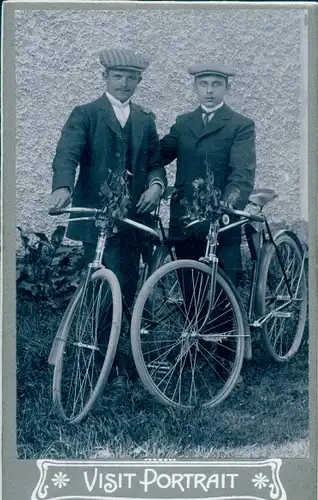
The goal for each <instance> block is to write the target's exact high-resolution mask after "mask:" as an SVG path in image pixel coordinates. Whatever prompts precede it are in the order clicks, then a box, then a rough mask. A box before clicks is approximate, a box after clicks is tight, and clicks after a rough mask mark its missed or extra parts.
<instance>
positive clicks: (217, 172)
mask: <svg viewBox="0 0 318 500" xmlns="http://www.w3.org/2000/svg"><path fill="white" fill-rule="evenodd" d="M160 150H161V158H162V160H163V163H164V165H167V164H168V163H170V162H172V161H173V160H174V159H175V158H177V173H176V183H175V187H176V188H177V189H178V194H177V196H176V198H175V199H174V200H172V201H171V213H170V230H171V235H172V236H177V235H178V233H180V228H181V227H182V223H181V221H180V217H181V216H182V215H185V208H184V207H183V206H182V205H181V204H180V200H181V199H182V198H183V197H185V198H187V199H188V200H189V201H191V197H192V192H193V186H192V181H193V180H194V179H196V178H199V177H203V178H204V177H205V172H206V168H207V167H206V165H208V168H209V169H211V170H212V172H213V174H214V182H215V184H216V186H217V187H219V188H220V190H221V191H222V193H223V197H226V196H228V195H230V194H231V195H232V194H235V198H236V199H235V206H236V208H238V209H243V208H244V207H245V205H246V203H247V201H248V197H249V195H250V193H251V191H252V189H253V185H254V177H255V167H256V156H255V126H254V122H253V121H252V120H251V119H249V118H247V117H245V116H243V115H241V114H239V113H236V112H235V111H233V110H232V109H231V108H230V107H229V106H227V105H226V104H224V105H223V106H222V108H220V109H218V110H217V111H216V112H215V115H214V116H213V118H212V119H211V120H210V122H209V123H208V125H207V126H206V127H205V128H204V127H203V123H202V114H201V111H200V108H197V109H196V110H195V111H193V112H191V113H186V114H184V115H181V116H178V117H177V120H176V123H175V124H174V125H173V126H172V127H171V129H170V133H169V134H167V135H166V136H165V137H163V139H162V140H161V141H160Z"/></svg>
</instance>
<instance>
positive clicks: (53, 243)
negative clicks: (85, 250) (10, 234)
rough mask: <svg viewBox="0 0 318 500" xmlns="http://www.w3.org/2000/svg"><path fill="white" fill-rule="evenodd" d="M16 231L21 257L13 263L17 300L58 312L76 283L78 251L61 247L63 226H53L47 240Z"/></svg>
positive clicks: (27, 231) (79, 261)
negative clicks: (19, 238)
mask: <svg viewBox="0 0 318 500" xmlns="http://www.w3.org/2000/svg"><path fill="white" fill-rule="evenodd" d="M18 229H19V231H20V237H21V240H22V244H23V254H22V255H18V256H17V261H16V262H17V265H16V272H17V275H16V284H17V298H18V299H28V300H30V299H31V300H32V301H35V302H42V303H46V304H47V305H49V306H51V307H52V308H54V309H58V308H60V307H61V306H62V304H63V303H64V302H65V300H67V299H68V298H69V297H70V296H71V295H72V293H73V292H74V290H75V288H76V287H77V285H78V283H79V280H80V277H81V274H82V268H83V254H82V248H81V247H80V248H79V247H72V246H67V245H62V241H63V238H64V234H65V229H66V228H65V226H57V228H56V229H55V231H54V232H53V234H52V236H51V238H50V239H49V238H48V237H47V236H46V235H45V234H44V233H41V232H36V231H33V230H32V229H30V228H28V229H22V228H21V227H18Z"/></svg>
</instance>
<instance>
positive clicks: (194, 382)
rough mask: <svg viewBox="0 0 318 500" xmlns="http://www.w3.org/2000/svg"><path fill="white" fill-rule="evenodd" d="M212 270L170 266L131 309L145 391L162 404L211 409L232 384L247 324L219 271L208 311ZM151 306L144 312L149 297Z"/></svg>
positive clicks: (134, 345) (201, 266) (184, 263)
mask: <svg viewBox="0 0 318 500" xmlns="http://www.w3.org/2000/svg"><path fill="white" fill-rule="evenodd" d="M210 282H211V269H210V268H209V267H208V266H206V265H205V264H202V263H200V262H196V261H190V260H180V261H176V262H170V263H168V264H165V265H164V266H162V267H161V268H160V269H158V270H157V271H156V272H155V273H154V274H153V275H152V276H150V278H149V279H148V280H147V281H146V283H145V284H144V286H143V287H142V289H141V291H140V293H139V295H138V297H137V300H136V303H135V308H134V311H133V316H132V325H131V342H132V352H133V356H134V360H135V364H136V367H137V370H138V373H139V375H140V378H141V380H142V382H143V384H144V386H145V388H146V389H147V390H148V391H149V392H150V393H151V394H152V395H153V396H154V397H155V398H156V399H157V400H158V401H159V402H160V403H162V404H166V405H170V406H173V407H181V408H193V407H199V406H203V407H213V406H215V405H217V404H219V403H221V402H222V401H223V400H224V399H225V398H226V397H227V396H228V395H229V394H230V392H231V390H232V389H233V387H234V386H235V384H236V381H237V379H238V376H239V374H240V370H241V367H242V363H243V357H244V336H245V334H246V332H248V325H247V321H246V317H245V313H244V310H242V305H241V303H240V301H239V297H238V295H237V292H236V291H235V289H234V287H233V285H232V283H231V282H230V280H229V279H228V278H227V277H226V276H225V275H224V273H222V272H220V273H218V275H217V291H216V294H215V299H214V303H213V308H212V311H211V312H210V315H209V317H208V319H207V317H206V314H207V311H209V310H210V309H211V308H210V307H209V300H210V299H209V298H210V291H209V285H210ZM149 295H150V296H151V297H152V301H151V302H152V304H155V307H153V308H152V310H151V311H149V310H147V304H148V297H149Z"/></svg>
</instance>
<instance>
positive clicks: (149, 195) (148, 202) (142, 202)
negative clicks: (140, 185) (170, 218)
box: [137, 184, 162, 214]
mask: <svg viewBox="0 0 318 500" xmlns="http://www.w3.org/2000/svg"><path fill="white" fill-rule="evenodd" d="M161 191H162V189H161V186H160V184H152V186H150V187H149V188H148V189H146V191H144V192H143V193H142V195H141V196H140V198H139V201H138V203H137V209H138V210H137V212H138V213H139V214H143V213H146V212H152V211H153V210H154V209H155V208H156V206H157V205H158V203H159V201H160V196H161Z"/></svg>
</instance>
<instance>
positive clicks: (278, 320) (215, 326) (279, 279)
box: [131, 189, 307, 408]
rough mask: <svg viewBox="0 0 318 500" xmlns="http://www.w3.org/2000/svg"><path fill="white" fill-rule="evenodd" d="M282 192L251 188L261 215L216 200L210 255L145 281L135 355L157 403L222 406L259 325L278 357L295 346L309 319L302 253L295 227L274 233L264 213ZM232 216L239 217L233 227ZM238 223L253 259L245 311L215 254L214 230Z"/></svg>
mask: <svg viewBox="0 0 318 500" xmlns="http://www.w3.org/2000/svg"><path fill="white" fill-rule="evenodd" d="M276 196H277V195H276V193H275V192H274V191H273V190H270V189H260V190H257V191H254V192H253V194H252V195H251V196H250V198H249V203H250V205H253V206H254V207H258V208H257V210H256V212H257V213H256V214H252V213H249V212H248V211H239V210H234V209H231V208H228V207H226V206H224V205H222V204H221V203H220V202H219V203H218V204H217V206H216V207H215V208H214V209H213V211H212V212H211V214H210V216H209V220H208V222H209V231H208V235H207V244H206V252H205V256H203V257H202V258H201V259H200V261H193V260H175V261H173V262H170V263H167V264H165V265H163V266H162V267H160V268H159V269H157V270H156V271H155V272H154V273H153V274H151V275H150V276H149V278H148V279H147V280H146V281H145V283H144V285H143V286H142V288H141V290H140V293H139V295H138V297H137V300H136V302H135V306H134V310H133V316H132V322H131V345H132V352H133V357H134V361H135V365H136V367H137V370H138V373H139V376H140V378H141V380H142V382H143V385H144V386H145V388H146V389H147V390H148V391H149V392H150V394H152V395H153V396H154V397H155V398H156V399H157V400H158V401H159V402H160V403H162V404H165V405H171V406H173V407H181V408H192V407H197V406H203V407H213V406H215V405H217V404H219V403H221V402H222V401H223V400H224V399H225V398H226V397H227V396H229V394H230V393H231V391H232V389H233V388H234V387H235V386H236V384H237V380H238V377H239V375H240V371H241V368H242V364H243V360H244V357H246V358H249V359H250V358H251V357H252V344H251V330H252V329H260V330H261V333H262V338H263V341H264V346H265V348H266V350H267V352H268V354H269V355H270V356H271V358H272V359H273V360H275V361H276V362H286V361H288V360H289V359H291V358H292V357H293V356H294V355H295V354H296V352H297V351H298V349H299V347H300V344H301V340H302V337H303V333H304V329H305V323H306V317H307V284H306V274H305V252H304V250H303V248H302V245H301V243H300V241H299V239H298V237H297V236H296V234H295V233H294V232H292V231H288V230H281V231H279V232H278V233H277V234H275V235H273V234H272V231H271V229H270V226H269V223H268V221H267V218H266V216H265V215H264V214H263V213H262V210H263V207H264V206H265V205H266V204H267V203H269V202H270V201H272V200H273V199H274V198H276ZM230 215H235V216H238V217H239V220H237V221H236V222H233V223H230V219H229V216H230ZM221 221H222V223H221ZM202 222H204V221H202V219H201V220H194V221H192V222H191V223H189V224H188V225H187V227H186V229H187V230H195V229H196V228H197V227H198V226H199V225H200V224H202ZM234 226H241V227H242V228H244V231H245V234H246V237H247V242H248V247H249V250H250V254H251V259H252V265H253V267H252V281H251V285H250V290H249V300H248V307H247V309H246V308H245V307H244V305H243V303H242V300H241V297H240V294H239V292H238V290H237V289H236V288H235V287H234V285H233V283H232V282H231V280H230V279H229V278H228V277H227V275H226V274H225V273H224V272H223V271H222V269H220V266H219V265H218V258H217V256H216V249H217V242H218V235H219V234H220V233H222V232H224V231H227V230H229V229H230V228H233V227H234Z"/></svg>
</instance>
